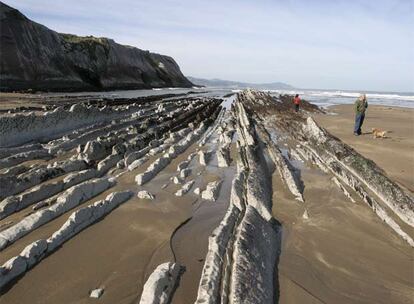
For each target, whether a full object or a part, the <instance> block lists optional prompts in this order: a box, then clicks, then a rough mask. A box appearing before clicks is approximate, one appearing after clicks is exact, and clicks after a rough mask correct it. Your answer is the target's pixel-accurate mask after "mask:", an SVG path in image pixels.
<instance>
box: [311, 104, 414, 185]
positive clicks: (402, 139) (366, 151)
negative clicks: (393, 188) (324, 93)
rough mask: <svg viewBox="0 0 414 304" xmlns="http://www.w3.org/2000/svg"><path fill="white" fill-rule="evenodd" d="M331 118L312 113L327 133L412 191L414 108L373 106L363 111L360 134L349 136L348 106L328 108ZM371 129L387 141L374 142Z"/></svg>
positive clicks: (350, 114) (351, 114)
mask: <svg viewBox="0 0 414 304" xmlns="http://www.w3.org/2000/svg"><path fill="white" fill-rule="evenodd" d="M328 111H329V112H330V113H334V115H323V114H314V115H313V116H314V118H315V119H316V121H317V122H318V123H319V124H320V125H321V126H322V127H324V128H325V129H327V130H328V131H329V132H330V133H331V134H333V135H335V136H336V137H338V138H339V139H341V140H342V141H343V142H345V143H346V144H348V145H350V146H351V147H352V148H354V149H355V150H357V151H358V152H359V153H361V154H362V155H364V156H365V157H367V158H370V159H372V160H373V161H374V162H375V163H376V164H377V165H378V166H380V167H381V168H382V169H384V171H385V172H386V173H387V175H388V176H389V177H391V178H392V179H393V180H394V181H396V182H398V183H399V184H401V185H403V186H404V187H405V188H408V189H410V190H411V191H414V153H413V151H414V109H408V108H398V107H386V106H374V105H370V106H369V107H368V109H367V112H366V116H365V121H364V124H363V126H362V133H363V134H362V135H361V136H354V135H353V126H354V112H353V106H352V105H339V106H332V107H330V108H329V109H328ZM371 128H378V129H381V130H386V131H388V133H387V134H386V136H387V138H385V139H374V138H373V136H372V133H371Z"/></svg>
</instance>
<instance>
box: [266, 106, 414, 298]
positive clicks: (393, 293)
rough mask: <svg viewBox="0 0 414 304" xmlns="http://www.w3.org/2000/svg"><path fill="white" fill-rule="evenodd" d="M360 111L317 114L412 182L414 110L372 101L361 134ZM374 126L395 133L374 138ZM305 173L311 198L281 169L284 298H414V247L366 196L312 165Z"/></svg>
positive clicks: (276, 185)
mask: <svg viewBox="0 0 414 304" xmlns="http://www.w3.org/2000/svg"><path fill="white" fill-rule="evenodd" d="M352 111H353V108H352V106H351V105H340V106H334V107H331V108H329V112H330V113H335V115H333V114H332V115H324V114H315V115H314V117H315V118H316V120H317V122H318V123H319V124H320V125H321V126H323V127H324V128H326V129H327V130H328V131H329V132H331V134H334V135H335V136H337V137H338V138H340V139H341V140H343V141H344V142H345V143H347V144H349V145H350V146H352V147H353V148H354V149H355V150H357V151H358V152H359V153H361V154H362V155H364V156H366V157H368V158H370V159H372V160H374V161H375V162H376V163H377V164H378V165H379V166H380V167H381V168H383V169H384V170H385V171H386V172H387V174H388V175H389V176H390V177H391V178H392V179H393V180H394V181H397V182H398V183H400V184H403V185H404V186H405V187H407V188H409V189H411V190H412V188H413V164H414V162H413V157H414V156H413V153H412V151H413V145H414V137H413V131H414V129H413V127H414V116H413V115H414V110H412V109H405V108H390V107H382V106H370V107H369V109H368V112H367V116H366V122H365V124H364V126H363V132H364V134H363V135H362V136H359V137H356V136H353V134H352V130H353V129H352V127H353V119H354V115H353V112H352ZM372 127H377V128H381V129H385V130H389V131H390V133H389V134H388V138H386V139H373V138H372V135H371V134H369V132H370V131H371V128H372ZM301 178H302V180H303V181H304V183H305V190H304V198H305V204H303V203H300V202H298V201H295V200H294V199H293V197H292V195H291V194H290V193H289V192H288V191H287V190H286V187H285V186H284V184H283V183H282V181H281V180H280V178H279V176H278V174H273V191H274V192H273V202H274V205H273V215H274V216H275V218H277V219H278V220H279V221H280V222H281V224H282V227H283V240H282V252H281V255H280V259H279V264H278V281H279V282H278V283H279V291H280V297H279V303H280V304H291V303H384V304H386V303H407V304H408V303H413V302H412V301H413V299H414V288H413V286H414V263H413V258H414V251H413V248H412V247H410V246H409V245H408V244H406V243H405V242H403V241H402V240H401V239H400V238H399V237H397V236H396V234H395V233H394V232H393V231H392V230H391V229H390V228H389V227H387V226H386V225H385V224H384V223H383V222H382V221H381V220H380V219H379V218H378V217H377V216H376V215H375V214H374V213H373V212H372V210H371V209H370V208H369V206H368V205H366V204H365V203H364V202H362V201H361V199H360V198H358V197H354V199H355V200H356V202H355V203H352V202H351V201H350V200H349V199H348V198H346V197H345V195H344V194H343V193H342V192H341V191H339V190H338V188H337V187H336V185H335V184H334V183H333V182H332V180H331V179H330V178H329V176H328V175H327V174H325V173H323V172H322V171H320V170H319V169H317V168H312V167H307V166H304V167H303V168H301ZM305 210H307V212H308V215H309V219H304V218H303V217H302V215H303V213H304V211H305ZM413 233H414V231H413V229H411V231H410V235H413Z"/></svg>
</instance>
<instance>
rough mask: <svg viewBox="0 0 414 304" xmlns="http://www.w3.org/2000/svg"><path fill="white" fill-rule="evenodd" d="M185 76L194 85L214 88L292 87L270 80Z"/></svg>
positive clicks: (287, 88) (279, 88)
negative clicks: (262, 81)
mask: <svg viewBox="0 0 414 304" xmlns="http://www.w3.org/2000/svg"><path fill="white" fill-rule="evenodd" d="M187 78H188V79H189V80H190V81H191V82H192V83H194V84H195V85H199V86H205V87H216V88H233V89H245V88H252V89H258V90H264V89H268V90H291V89H294V87H292V86H291V85H289V84H287V83H283V82H271V83H247V82H239V81H231V80H222V79H203V78H196V77H192V76H187Z"/></svg>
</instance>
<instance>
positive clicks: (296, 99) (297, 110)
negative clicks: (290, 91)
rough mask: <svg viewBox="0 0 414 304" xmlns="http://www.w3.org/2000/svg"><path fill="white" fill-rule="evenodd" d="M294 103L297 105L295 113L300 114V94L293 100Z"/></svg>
mask: <svg viewBox="0 0 414 304" xmlns="http://www.w3.org/2000/svg"><path fill="white" fill-rule="evenodd" d="M293 103H294V104H295V111H296V112H299V105H300V98H299V94H296V95H295V97H294V98H293Z"/></svg>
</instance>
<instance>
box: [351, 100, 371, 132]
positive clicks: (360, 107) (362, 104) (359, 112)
mask: <svg viewBox="0 0 414 304" xmlns="http://www.w3.org/2000/svg"><path fill="white" fill-rule="evenodd" d="M367 108H368V101H367V97H366V95H365V94H362V95H361V96H359V97H358V99H357V100H356V101H355V126H354V135H355V136H359V135H361V127H362V124H363V123H364V119H365V110H366V109H367Z"/></svg>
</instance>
